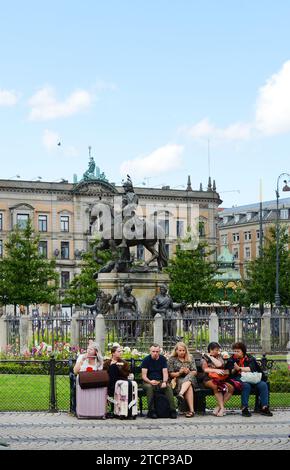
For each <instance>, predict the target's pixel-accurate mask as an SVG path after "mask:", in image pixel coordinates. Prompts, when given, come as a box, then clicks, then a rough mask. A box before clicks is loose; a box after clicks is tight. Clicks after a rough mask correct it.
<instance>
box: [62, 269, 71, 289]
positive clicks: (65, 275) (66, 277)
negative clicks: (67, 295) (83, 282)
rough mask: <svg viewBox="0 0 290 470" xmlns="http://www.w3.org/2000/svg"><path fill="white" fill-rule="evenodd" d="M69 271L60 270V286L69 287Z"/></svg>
mask: <svg viewBox="0 0 290 470" xmlns="http://www.w3.org/2000/svg"><path fill="white" fill-rule="evenodd" d="M69 278H70V276H69V271H62V272H61V276H60V280H61V288H62V289H67V288H68V287H69Z"/></svg>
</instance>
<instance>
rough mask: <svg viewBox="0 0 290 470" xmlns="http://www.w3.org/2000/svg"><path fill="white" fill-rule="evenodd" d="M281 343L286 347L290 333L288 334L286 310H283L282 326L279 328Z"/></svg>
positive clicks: (282, 347) (282, 346)
mask: <svg viewBox="0 0 290 470" xmlns="http://www.w3.org/2000/svg"><path fill="white" fill-rule="evenodd" d="M279 335H280V338H279V344H280V346H281V350H282V349H284V348H285V349H286V346H287V341H288V337H287V336H288V334H287V319H286V312H285V310H283V311H282V312H281V319H280V328H279Z"/></svg>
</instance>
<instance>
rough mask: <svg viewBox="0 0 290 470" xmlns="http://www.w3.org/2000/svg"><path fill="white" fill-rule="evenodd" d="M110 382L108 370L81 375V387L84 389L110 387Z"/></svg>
mask: <svg viewBox="0 0 290 470" xmlns="http://www.w3.org/2000/svg"><path fill="white" fill-rule="evenodd" d="M109 381H110V378H109V374H108V372H107V371H106V370H93V371H89V372H87V371H82V372H80V373H79V385H80V387H81V388H82V389H88V388H101V387H108V385H109Z"/></svg>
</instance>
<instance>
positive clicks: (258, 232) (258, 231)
mask: <svg viewBox="0 0 290 470" xmlns="http://www.w3.org/2000/svg"><path fill="white" fill-rule="evenodd" d="M263 236H264V230H263V231H262V237H263ZM257 240H260V230H257Z"/></svg>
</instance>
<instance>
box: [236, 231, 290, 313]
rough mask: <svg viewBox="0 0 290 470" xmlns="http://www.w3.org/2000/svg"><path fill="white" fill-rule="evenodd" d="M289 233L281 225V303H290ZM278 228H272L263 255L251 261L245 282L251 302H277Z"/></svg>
mask: <svg viewBox="0 0 290 470" xmlns="http://www.w3.org/2000/svg"><path fill="white" fill-rule="evenodd" d="M289 242H290V240H289V235H288V231H287V228H286V227H285V226H282V225H280V226H279V258H280V269H279V292H280V296H281V304H282V305H289V304H290V254H289V249H288V246H289ZM276 247H277V243H276V229H275V227H271V228H270V236H269V237H268V238H267V239H266V241H265V247H264V250H263V254H262V256H261V257H259V258H257V259H255V260H253V261H250V262H249V264H248V266H247V274H246V279H245V282H244V287H245V292H246V296H247V298H248V301H249V302H250V303H260V304H264V303H270V304H272V305H273V304H274V302H275V292H276Z"/></svg>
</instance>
